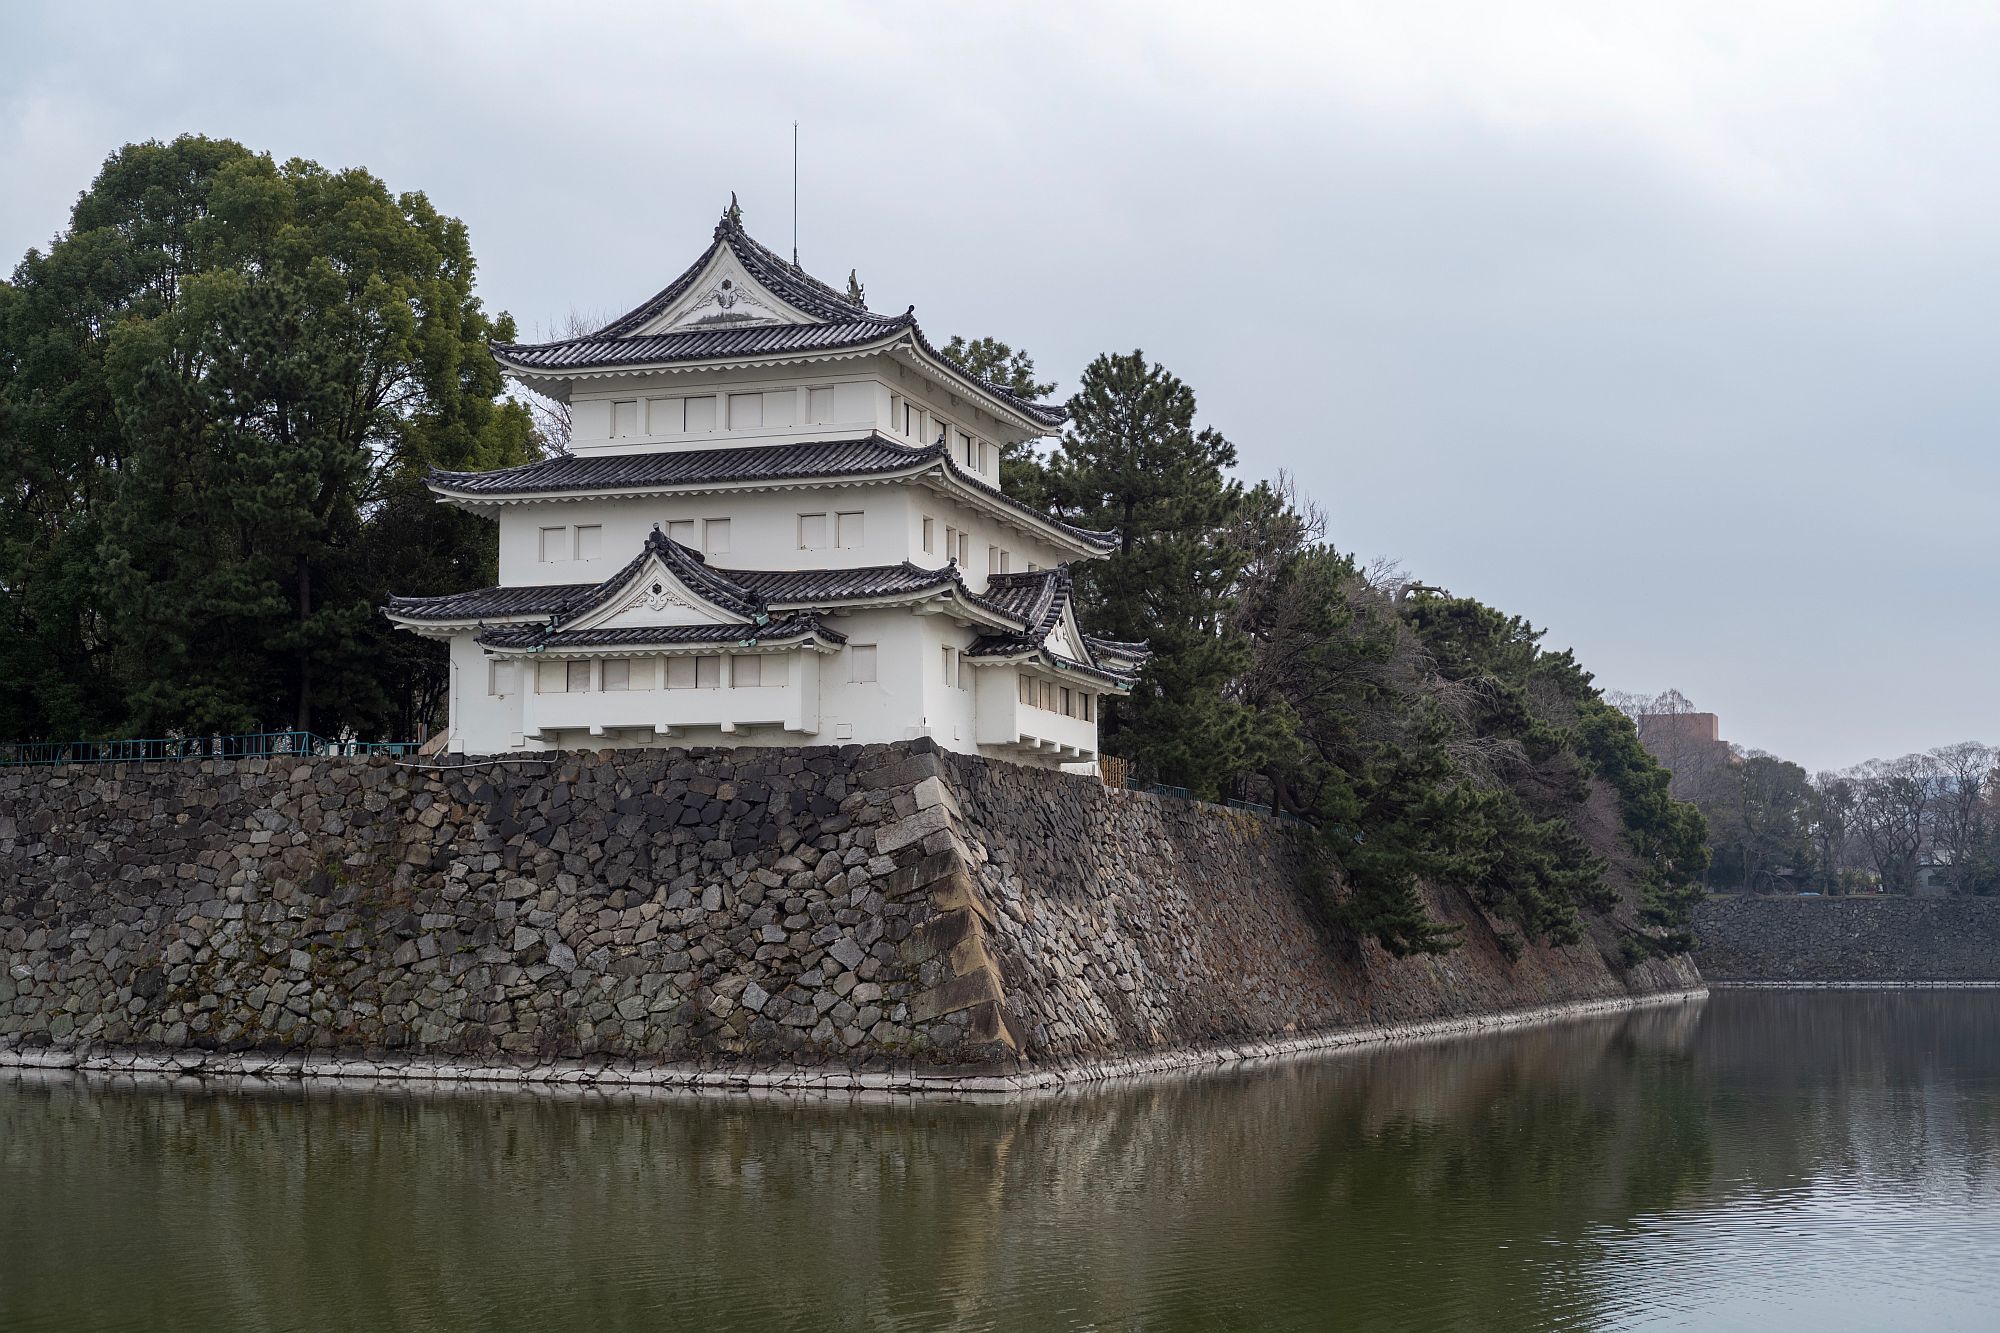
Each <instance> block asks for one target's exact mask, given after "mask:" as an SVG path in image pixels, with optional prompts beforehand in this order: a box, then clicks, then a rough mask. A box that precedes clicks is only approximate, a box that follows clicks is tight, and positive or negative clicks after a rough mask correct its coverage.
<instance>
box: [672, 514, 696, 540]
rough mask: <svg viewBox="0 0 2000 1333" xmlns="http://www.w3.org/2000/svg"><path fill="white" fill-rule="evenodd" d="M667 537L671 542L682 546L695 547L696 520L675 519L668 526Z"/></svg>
mask: <svg viewBox="0 0 2000 1333" xmlns="http://www.w3.org/2000/svg"><path fill="white" fill-rule="evenodd" d="M667 536H668V538H670V539H671V540H673V541H677V542H679V543H680V544H681V545H682V546H689V547H691V546H693V545H694V520H693V519H691V518H677V519H673V520H672V521H670V522H669V523H668V524H667Z"/></svg>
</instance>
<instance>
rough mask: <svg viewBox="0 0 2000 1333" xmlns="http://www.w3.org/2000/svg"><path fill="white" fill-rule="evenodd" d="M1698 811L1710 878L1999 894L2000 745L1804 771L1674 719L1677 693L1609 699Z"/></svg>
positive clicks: (1811, 887) (1681, 713)
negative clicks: (1705, 833)
mask: <svg viewBox="0 0 2000 1333" xmlns="http://www.w3.org/2000/svg"><path fill="white" fill-rule="evenodd" d="M1613 698H1614V700H1615V702H1616V703H1617V704H1618V705H1619V706H1620V707H1621V708H1623V709H1625V710H1626V711H1627V712H1628V713H1630V715H1631V716H1632V717H1633V718H1634V720H1635V721H1636V722H1637V723H1638V726H1639V734H1640V736H1641V737H1642V738H1643V739H1644V741H1645V744H1646V745H1647V747H1648V748H1649V749H1650V750H1652V751H1653V753H1654V755H1655V757H1656V758H1658V759H1659V761H1660V763H1661V764H1662V765H1663V766H1664V767H1666V768H1667V769H1668V770H1669V771H1670V772H1671V773H1672V774H1673V782H1672V790H1673V793H1674V795H1675V796H1676V797H1677V798H1679V799H1681V800H1684V801H1688V802H1691V803H1693V804H1694V805H1695V806H1696V807H1697V808H1699V809H1700V810H1701V812H1702V814H1703V816H1704V817H1705V818H1706V821H1707V825H1708V832H1709V839H1710V847H1711V859H1710V863H1709V871H1708V882H1709V885H1710V887H1712V888H1715V889H1720V890H1727V891H1737V892H1741V891H1748V892H1755V893H1779V892H1783V893H1794V892H1802V891H1804V892H1814V893H1828V894H1834V893H1854V892H1861V891H1876V890H1879V891H1881V892H1884V893H1918V892H1930V893H1952V894H1991V893H2000V748H1996V747H1994V746H1990V745H1983V744H1980V743H1979V742H1976V741H1964V742H1961V743H1959V744H1957V745H1946V746H1941V747H1939V748H1938V749H1935V750H1930V751H1926V752H1925V753H1923V754H1906V755H1904V756H1903V757H1902V758H1900V759H1872V760H1870V761H1868V762H1867V763H1865V764H1857V765H1856V766H1855V767H1853V768H1848V769H1842V770H1840V771H1839V772H1821V773H1815V774H1809V773H1807V772H1806V770H1805V769H1803V768H1801V767H1800V766H1799V765H1797V764H1795V763H1792V762H1790V761H1789V760H1785V759H1780V758H1778V757H1777V756H1776V755H1770V754H1765V753H1764V752H1762V751H1760V750H1744V749H1742V748H1741V747H1739V746H1732V745H1728V744H1724V743H1722V742H1720V741H1711V740H1706V739H1704V738H1703V737H1702V736H1701V734H1700V733H1699V731H1698V730H1691V729H1689V728H1687V727H1684V726H1679V725H1675V722H1674V719H1677V718H1685V717H1688V716H1690V715H1692V714H1693V713H1694V705H1693V704H1692V703H1691V702H1689V700H1688V699H1687V697H1686V696H1685V695H1683V694H1681V693H1680V691H1678V690H1668V691H1667V692H1665V693H1664V694H1660V695H1657V696H1650V697H1648V696H1637V695H1616V696H1613Z"/></svg>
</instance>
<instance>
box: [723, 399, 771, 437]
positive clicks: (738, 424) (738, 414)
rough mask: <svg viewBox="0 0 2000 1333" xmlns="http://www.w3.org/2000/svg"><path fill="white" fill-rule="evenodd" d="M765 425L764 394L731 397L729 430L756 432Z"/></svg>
mask: <svg viewBox="0 0 2000 1333" xmlns="http://www.w3.org/2000/svg"><path fill="white" fill-rule="evenodd" d="M763 424H764V395H763V394H761V393H732V394H730V395H729V429H731V430H755V429H757V428H758V427H759V426H762V425H763Z"/></svg>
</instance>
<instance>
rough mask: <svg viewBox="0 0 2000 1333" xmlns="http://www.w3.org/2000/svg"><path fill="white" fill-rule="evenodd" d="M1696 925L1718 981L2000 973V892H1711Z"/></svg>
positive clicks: (1916, 978)
mask: <svg viewBox="0 0 2000 1333" xmlns="http://www.w3.org/2000/svg"><path fill="white" fill-rule="evenodd" d="M1695 934H1696V935H1697V937H1698V938H1699V939H1700V941H1701V946H1700V948H1699V949H1698V950H1697V951H1696V955H1695V956H1696V958H1697V959H1699V960H1700V963H1701V971H1702V975H1703V976H1705V977H1707V978H1709V979H1710V980H1712V981H1721V982H1762V983H1794V984H1821V985H1827V984H1834V983H1838V982H1892V983H1898V984H1923V983H1938V982H1951V983H1975V982H1996V981H2000V898H1902V897H1894V896H1882V895H1876V894H1868V895H1865V896H1857V897H1851V898H1798V897H1789V898H1760V897H1755V896H1748V895H1746V896H1743V897H1734V898H1711V899H1709V900H1708V901H1707V902H1705V903H1703V904H1702V905H1701V906H1700V908H1699V909H1697V911H1696V913H1695Z"/></svg>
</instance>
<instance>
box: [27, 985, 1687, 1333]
mask: <svg viewBox="0 0 2000 1333" xmlns="http://www.w3.org/2000/svg"><path fill="white" fill-rule="evenodd" d="M1696 1022H1697V1019H1696V1014H1695V1007H1694V1006H1677V1007H1675V1008H1673V1009H1670V1010H1659V1011H1647V1012H1641V1013H1635V1014H1633V1015H1630V1016H1626V1017H1622V1018H1618V1019H1612V1020H1600V1021H1596V1022H1590V1023H1580V1024H1572V1025H1567V1026H1563V1027H1555V1028H1547V1029H1540V1030H1533V1031H1526V1032H1521V1033H1518V1034H1514V1035H1510V1036H1506V1037H1501V1038H1486V1039H1483V1040H1479V1041H1472V1042H1457V1043H1443V1044H1437V1045H1433V1046H1423V1047H1411V1048H1405V1049H1396V1050H1380V1051H1375V1052H1372V1053H1367V1054H1356V1055H1352V1056H1348V1057H1343V1058H1338V1059H1331V1060H1325V1061H1318V1062H1309V1063H1299V1064H1293V1065H1287V1066H1280V1067H1276V1068H1271V1069H1265V1070H1261V1071H1256V1072H1250V1073H1238V1074H1233V1075H1230V1074H1215V1075H1211V1076H1207V1077H1203V1078H1199V1079H1193V1080H1189V1081H1186V1082H1181V1083H1172V1084H1154V1085H1148V1086H1145V1087H1143V1088H1139V1089H1136V1090H1127V1091H1123V1092H1118V1093H1110V1094H1105V1095H1102V1096H1094V1097H1078V1098H1071V1099H1062V1100H1052V1101H1047V1102H1039V1103H1032V1104H1014V1105H971V1104H937V1103H929V1102H922V1103H912V1102H899V1103H893V1104H887V1105H867V1104H852V1105H832V1104H813V1103H796V1104H755V1105H745V1104H740V1103H734V1104H719V1103H708V1102H693V1101H685V1100H683V1101H663V1100H632V1101H626V1102H617V1101H608V1100H596V1099H594V1100H555V1099H547V1098H536V1097H516V1096H495V1095H464V1096H439V1097H409V1098H377V1097H366V1096H359V1095H313V1096H306V1097H292V1096H248V1095H211V1094H203V1093H181V1092H165V1091H155V1092H148V1091H122V1092H121V1091H107V1090H104V1089H102V1088H101V1087H96V1086H92V1085H85V1084H82V1083H77V1082H61V1081H58V1082H49V1083H40V1084H25V1083H22V1084H16V1085H14V1086H13V1087H12V1088H11V1089H10V1090H8V1091H6V1092H5V1093H4V1094H0V1189H3V1190H4V1192H5V1194H6V1197H8V1198H9V1200H10V1201H11V1202H10V1205H9V1206H8V1207H7V1208H6V1209H5V1210H0V1324H5V1325H8V1326H12V1325H13V1324H14V1323H15V1322H17V1319H16V1318H10V1316H21V1315H23V1314H24V1313H25V1312H26V1311H28V1310H30V1309H41V1310H44V1311H45V1312H46V1311H51V1310H52V1311H54V1312H56V1313H57V1314H58V1315H67V1316H73V1318H71V1319H69V1320H68V1322H72V1323H81V1322H85V1320H84V1319H82V1318H81V1316H82V1314H83V1313H84V1312H85V1311H86V1310H87V1309H88V1308H90V1307H93V1306H95V1305H101V1304H102V1303H104V1302H108V1301H117V1302H129V1301H137V1300H139V1299H140V1297H139V1296H138V1295H137V1293H138V1292H141V1291H145V1290H149V1289H168V1290H172V1291H173V1292H175V1293H176V1301H177V1302H180V1303H181V1308H185V1309H189V1310H193V1311H195V1312H197V1313H199V1314H200V1315H202V1316H203V1317H204V1318H205V1319H207V1320H208V1321H209V1322H211V1323H223V1322H238V1323H248V1324H255V1325H259V1326H268V1327H276V1326H294V1325H299V1324H311V1323H313V1322H314V1321H315V1319H316V1318H317V1317H318V1316H317V1314H316V1312H322V1311H325V1310H328V1309H338V1310H339V1311H341V1312H342V1319H341V1323H342V1324H343V1326H348V1327H357V1328H358V1327H384V1326H391V1325H398V1326H409V1325H417V1324H432V1325H434V1326H440V1327H457V1326H465V1327H471V1326H475V1325H480V1324H492V1323H496V1322H505V1323H509V1324H514V1325H519V1326H542V1327H550V1328H567V1327H576V1328H584V1327H589V1328H593V1329H618V1328H626V1327H652V1326H656V1325H658V1324H660V1323H662V1322H665V1321H668V1320H671V1321H673V1322H675V1323H677V1324H679V1325H682V1326H688V1327H711V1326H721V1325H724V1324H727V1323H731V1322H736V1323H755V1324H761V1325H764V1326H773V1327H798V1328H816V1327H839V1326H861V1325H862V1324H864V1323H865V1324H868V1325H872V1326H882V1327H907V1328H937V1327H983V1326H987V1325H988V1324H989V1323H993V1324H999V1325H1003V1326H1035V1325H1048V1326H1050V1327H1071V1326H1079V1325H1082V1326H1089V1325H1093V1324H1094V1325H1097V1326H1106V1327H1128V1326H1148V1327H1154V1326H1157V1327H1190V1326H1201V1325H1212V1326H1229V1327H1233V1326H1244V1325H1252V1324H1264V1325H1271V1324H1278V1325H1284V1324H1293V1325H1301V1326H1311V1327H1318V1326H1323V1325H1324V1324H1325V1323H1326V1322H1328V1321H1329V1318H1330V1315H1331V1314H1332V1313H1334V1312H1338V1313H1339V1314H1340V1315H1341V1316H1342V1318H1341V1319H1340V1321H1339V1322H1341V1323H1344V1324H1350V1325H1353V1324H1359V1325H1366V1324H1367V1323H1369V1322H1371V1321H1376V1320H1386V1321H1389V1322H1393V1323H1395V1324H1397V1325H1400V1326H1411V1325H1423V1326H1433V1327H1447V1326H1454V1325H1457V1326H1468V1327H1470V1326H1479V1327H1494V1326H1506V1325H1520V1326H1547V1325H1549V1324H1550V1323H1560V1322H1563V1321H1564V1320H1566V1319H1587V1318H1588V1317H1589V1313H1590V1311H1591V1310H1593V1309H1594V1308H1595V1307H1596V1304H1597V1302H1598V1300H1599V1290H1598V1274H1597V1273H1596V1271H1595V1266H1594V1262H1593V1259H1592V1253H1593V1251H1592V1249H1591V1247H1590V1245H1589V1244H1588V1243H1586V1242H1587V1238H1588V1236H1589V1235H1590V1233H1591V1232H1592V1231H1593V1229H1594V1228H1598V1227H1601V1226H1603V1225H1605V1224H1607V1223H1609V1224H1614V1225H1615V1224H1617V1223H1620V1222H1622V1221H1623V1220H1625V1219H1628V1218H1631V1217H1633V1216H1635V1215H1637V1214H1641V1213H1646V1212H1653V1211H1659V1210H1663V1209H1668V1208H1671V1207H1673V1206H1674V1205H1675V1203H1676V1201H1677V1200H1678V1199H1680V1198H1681V1197H1683V1196H1684V1195H1686V1194H1687V1193H1689V1192H1690V1191H1699V1190H1701V1189H1702V1188H1704V1187H1705V1184H1706V1182H1707V1180H1708V1178H1709V1175H1710V1171H1711V1161H1712V1159H1713V1157H1714V1149H1713V1148H1712V1146H1711V1144H1710V1142H1709V1139H1708V1135H1707V1132H1706V1121H1705V1119H1704V1107H1705V1093H1704V1087H1705V1078H1704V1076H1703V1075H1702V1074H1701V1072H1700V1071H1698V1069H1697V1068H1696V1062H1695V1061H1694V1060H1693V1059H1692V1058H1691V1055H1690V1041H1691V1038H1692V1036H1693V1033H1694V1032H1695V1026H1694V1025H1695V1023H1696ZM129 1312H130V1313H133V1314H135V1315H136V1314H138V1313H140V1311H138V1310H136V1309H132V1310H130V1311H129ZM56 1322H58V1323H61V1322H65V1321H64V1320H62V1319H58V1320H57V1321H56ZM189 1326H194V1325H189Z"/></svg>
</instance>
